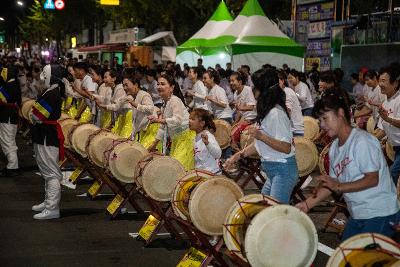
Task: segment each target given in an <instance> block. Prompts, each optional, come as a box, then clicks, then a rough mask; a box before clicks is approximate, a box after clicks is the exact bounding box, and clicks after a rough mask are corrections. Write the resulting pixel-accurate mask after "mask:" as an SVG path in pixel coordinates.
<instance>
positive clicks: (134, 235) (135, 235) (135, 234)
mask: <svg viewBox="0 0 400 267" xmlns="http://www.w3.org/2000/svg"><path fill="white" fill-rule="evenodd" d="M181 234H183V233H181ZM128 235H129V236H130V237H132V238H136V237H138V236H139V233H128ZM170 235H171V234H170V233H157V234H156V236H170Z"/></svg>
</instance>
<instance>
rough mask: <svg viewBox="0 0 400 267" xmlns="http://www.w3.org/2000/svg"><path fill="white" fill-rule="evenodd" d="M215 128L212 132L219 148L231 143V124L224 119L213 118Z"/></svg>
mask: <svg viewBox="0 0 400 267" xmlns="http://www.w3.org/2000/svg"><path fill="white" fill-rule="evenodd" d="M214 123H215V127H216V128H217V130H216V131H215V133H214V136H215V139H216V140H217V142H218V144H219V146H220V147H221V149H225V148H227V147H229V145H230V144H231V125H230V124H229V123H228V122H226V121H224V120H214Z"/></svg>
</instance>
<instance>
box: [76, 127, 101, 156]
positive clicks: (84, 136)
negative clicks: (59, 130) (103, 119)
mask: <svg viewBox="0 0 400 267" xmlns="http://www.w3.org/2000/svg"><path fill="white" fill-rule="evenodd" d="M97 130H99V127H97V126H96V125H93V124H88V123H87V124H82V125H79V126H78V127H76V128H75V130H73V132H72V133H71V134H72V135H71V145H72V147H73V148H74V150H75V151H76V152H77V153H78V154H80V155H81V156H82V157H84V158H86V157H87V154H86V142H87V140H88V138H89V135H91V134H92V133H94V132H95V131H97Z"/></svg>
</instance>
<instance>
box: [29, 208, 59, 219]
mask: <svg viewBox="0 0 400 267" xmlns="http://www.w3.org/2000/svg"><path fill="white" fill-rule="evenodd" d="M58 218H60V211H59V210H48V209H44V210H43V211H42V212H41V213H38V214H35V215H33V219H35V220H50V219H58Z"/></svg>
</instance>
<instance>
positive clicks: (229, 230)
mask: <svg viewBox="0 0 400 267" xmlns="http://www.w3.org/2000/svg"><path fill="white" fill-rule="evenodd" d="M278 204H279V202H278V201H277V200H275V199H273V198H271V197H267V196H263V195H261V194H252V195H247V196H244V197H242V198H241V199H239V200H238V201H237V202H236V203H234V204H233V205H232V207H231V208H230V209H229V211H228V213H227V216H226V218H225V223H224V228H223V237H224V241H225V244H226V247H227V248H228V250H229V251H230V252H231V253H234V254H236V255H237V256H238V257H240V258H241V259H242V260H244V261H246V258H245V256H244V239H245V234H246V230H247V226H248V224H249V223H250V221H251V220H252V219H253V217H254V216H255V215H257V213H259V212H260V211H261V210H263V209H265V208H268V207H270V206H273V205H278Z"/></svg>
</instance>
